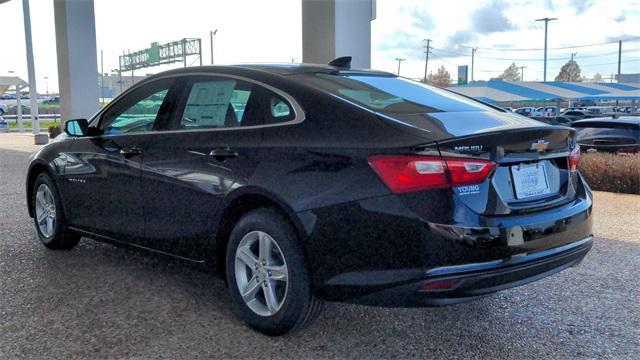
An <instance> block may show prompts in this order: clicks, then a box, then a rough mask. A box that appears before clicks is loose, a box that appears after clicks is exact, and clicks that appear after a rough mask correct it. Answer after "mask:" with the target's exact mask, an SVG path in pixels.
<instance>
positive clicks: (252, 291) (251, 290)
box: [242, 276, 260, 302]
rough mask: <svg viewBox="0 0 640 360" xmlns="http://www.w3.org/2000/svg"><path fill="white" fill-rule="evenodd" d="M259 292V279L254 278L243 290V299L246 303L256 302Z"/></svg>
mask: <svg viewBox="0 0 640 360" xmlns="http://www.w3.org/2000/svg"><path fill="white" fill-rule="evenodd" d="M258 290H260V282H258V278H257V277H255V276H254V277H252V278H251V280H250V281H249V282H248V283H247V286H245V287H244V289H243V290H242V298H243V299H244V301H245V302H249V301H251V300H254V299H255V298H256V293H257V292H258Z"/></svg>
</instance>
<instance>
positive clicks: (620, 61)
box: [618, 40, 622, 82]
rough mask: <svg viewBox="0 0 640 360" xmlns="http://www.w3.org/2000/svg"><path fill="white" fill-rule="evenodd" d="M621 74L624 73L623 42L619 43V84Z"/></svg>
mask: <svg viewBox="0 0 640 360" xmlns="http://www.w3.org/2000/svg"><path fill="white" fill-rule="evenodd" d="M621 72H622V40H620V41H618V82H620V74H621Z"/></svg>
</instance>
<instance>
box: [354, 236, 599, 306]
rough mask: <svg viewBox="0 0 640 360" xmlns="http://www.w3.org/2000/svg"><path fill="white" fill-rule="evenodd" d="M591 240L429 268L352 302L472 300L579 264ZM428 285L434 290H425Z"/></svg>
mask: <svg viewBox="0 0 640 360" xmlns="http://www.w3.org/2000/svg"><path fill="white" fill-rule="evenodd" d="M592 244H593V240H592V238H591V237H588V238H585V239H582V240H580V241H576V242H574V243H571V244H568V245H565V246H561V247H558V248H554V249H549V250H546V251H540V252H535V253H531V254H522V255H518V256H515V257H512V258H508V259H503V260H498V261H490V262H485V263H477V264H467V265H458V266H445V267H440V268H435V269H432V270H429V271H426V272H425V273H424V276H423V278H422V279H420V280H417V281H410V282H408V283H401V284H399V285H397V286H393V287H391V288H385V289H382V290H379V291H375V292H373V293H370V294H367V295H364V296H361V297H359V298H356V299H353V302H355V303H360V304H367V305H381V306H405V307H417V306H443V305H451V304H456V303H460V302H464V301H469V300H473V299H477V298H479V297H482V296H485V295H488V294H491V293H494V292H496V291H500V290H505V289H508V288H512V287H516V286H520V285H524V284H527V283H530V282H532V281H536V280H539V279H542V278H544V277H547V276H549V275H553V274H555V273H557V272H560V271H562V270H564V269H566V268H568V267H572V266H575V265H578V264H579V263H580V262H581V261H582V259H583V258H584V257H585V255H586V254H587V253H588V252H589V250H590V249H591V246H592ZM396 275H400V274H396ZM405 275H408V274H405ZM434 284H435V285H438V284H445V285H446V286H447V288H440V289H437V287H438V286H436V287H435V288H434V287H433V286H430V285H434ZM425 285H426V286H427V287H430V288H431V290H424V289H423V286H425ZM440 287H442V285H441V286H440Z"/></svg>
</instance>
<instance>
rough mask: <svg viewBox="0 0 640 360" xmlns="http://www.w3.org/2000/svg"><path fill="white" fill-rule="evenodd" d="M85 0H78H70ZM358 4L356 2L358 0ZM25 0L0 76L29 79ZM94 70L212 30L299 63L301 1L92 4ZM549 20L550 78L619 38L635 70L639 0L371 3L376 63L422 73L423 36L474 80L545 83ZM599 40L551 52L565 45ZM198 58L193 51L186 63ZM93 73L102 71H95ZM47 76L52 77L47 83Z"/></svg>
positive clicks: (52, 70)
mask: <svg viewBox="0 0 640 360" xmlns="http://www.w3.org/2000/svg"><path fill="white" fill-rule="evenodd" d="M76 1H82V0H76ZM354 1H359V0H354ZM21 4H22V2H21V1H18V0H11V1H9V2H7V3H4V4H0V19H2V20H0V21H1V22H2V25H3V26H2V28H3V34H4V36H2V41H1V44H2V47H1V49H2V50H0V75H7V74H9V72H10V71H14V73H15V74H16V75H18V76H20V77H22V78H23V79H26V78H27V71H26V55H25V47H24V31H23V29H24V27H23V22H22V20H23V15H22V6H21ZM30 4H31V5H30V6H31V19H32V32H33V44H34V54H35V68H36V80H37V83H38V91H39V92H41V93H44V92H46V90H47V87H48V89H49V91H50V92H55V91H57V87H58V86H57V64H56V48H55V28H54V21H53V0H30ZM95 13H96V41H97V47H98V62H99V63H98V66H100V51H103V53H104V69H105V72H109V71H110V70H112V69H116V68H117V66H118V55H120V54H122V52H124V51H136V50H140V49H144V48H147V47H149V45H150V43H151V42H153V41H157V42H159V43H165V42H170V41H174V40H179V39H182V38H185V37H186V38H202V43H203V61H204V63H205V64H207V63H209V61H210V50H209V31H211V30H214V29H218V32H217V34H216V36H215V40H214V57H215V62H216V64H232V63H247V62H252V63H253V62H291V61H295V62H300V61H301V60H302V44H301V42H302V24H301V2H300V0H271V1H261V0H215V1H212V0H180V1H175V0H174V1H169V0H95ZM543 17H557V18H558V20H557V21H553V22H550V23H549V43H548V46H549V53H548V58H549V62H548V67H547V74H548V75H547V79H548V80H549V79H553V77H555V76H556V75H557V73H558V71H559V69H560V67H561V66H562V65H563V64H564V63H565V62H566V61H568V60H569V59H570V57H571V53H576V55H575V60H576V61H577V62H578V64H579V65H580V66H581V68H582V73H583V75H584V76H586V77H592V76H593V75H594V74H595V73H600V74H602V75H603V77H605V78H607V77H608V76H610V75H611V74H614V73H617V50H618V44H617V41H618V40H623V54H622V72H623V73H638V72H640V0H608V1H607V0H566V1H560V0H512V1H506V0H475V1H472V0H449V1H443V0H396V1H393V0H377V18H376V19H375V20H374V21H372V23H371V27H372V54H371V59H372V68H374V69H379V70H386V71H390V72H396V71H397V61H395V59H396V58H406V59H407V60H406V61H404V62H403V63H402V67H401V75H402V76H406V77H410V78H421V77H422V76H423V75H424V55H425V51H424V41H423V39H425V38H429V39H431V40H432V41H431V47H432V52H431V54H430V59H429V70H430V71H434V72H435V70H436V69H437V68H438V67H440V66H445V68H446V69H447V70H448V71H449V72H450V73H451V74H452V75H454V76H455V74H457V66H458V65H470V64H471V48H472V47H477V48H478V50H477V52H476V57H475V70H474V79H475V80H488V79H490V78H492V77H497V76H498V75H500V74H501V73H502V71H503V70H504V69H505V68H506V67H507V66H509V65H510V64H511V63H512V62H515V63H516V65H517V66H526V68H525V69H524V77H525V80H527V81H529V80H531V81H533V80H542V77H543V62H542V59H543V51H542V48H543V46H544V24H543V23H541V22H536V21H535V19H538V18H543ZM590 44H600V45H596V46H584V47H576V48H572V49H557V48H563V47H568V46H581V45H590ZM188 62H189V63H190V64H191V63H193V64H194V65H197V64H198V59H197V57H192V58H191V59H189V61H188ZM180 66H182V64H181V63H177V64H175V65H167V66H162V67H152V68H148V69H143V70H140V75H142V74H147V73H149V74H150V73H156V72H159V71H162V70H167V69H169V68H174V67H180ZM97 70H99V68H98V69H97ZM45 77H47V78H48V79H45Z"/></svg>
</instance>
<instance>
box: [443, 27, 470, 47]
mask: <svg viewBox="0 0 640 360" xmlns="http://www.w3.org/2000/svg"><path fill="white" fill-rule="evenodd" d="M474 39H475V36H474V33H473V32H472V31H471V30H458V31H456V32H455V33H453V35H451V36H450V37H449V43H450V44H451V46H452V47H455V48H457V47H459V46H461V45H467V44H469V43H470V42H471V41H472V40H474Z"/></svg>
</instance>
